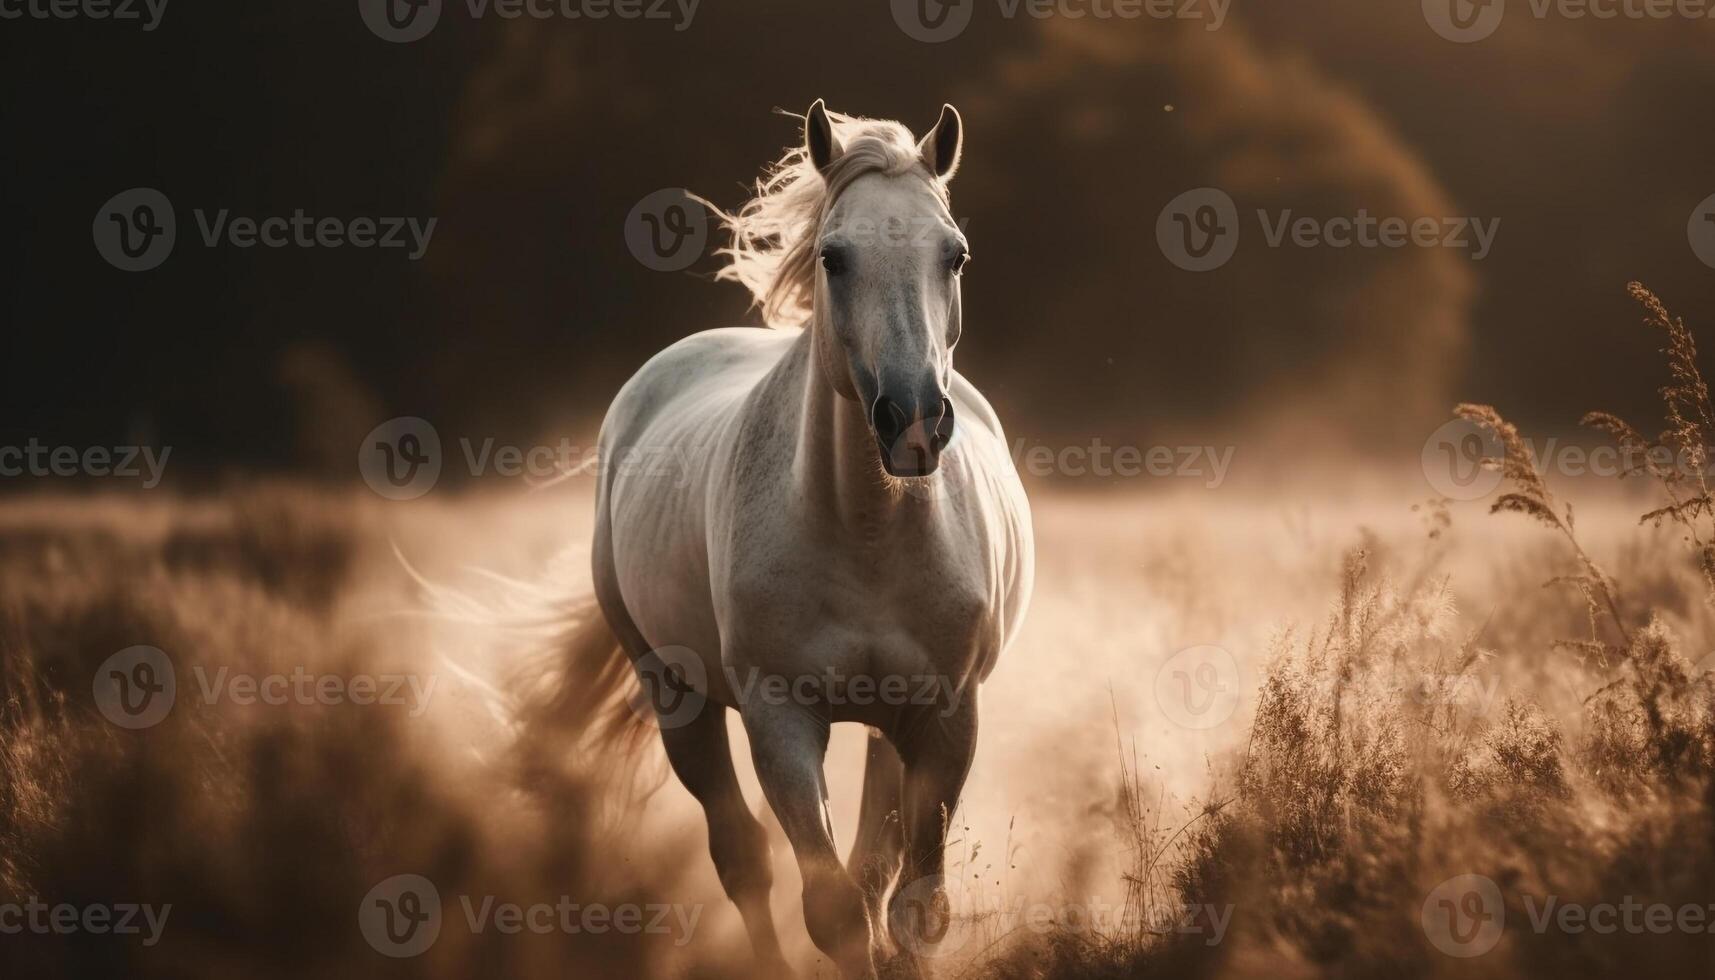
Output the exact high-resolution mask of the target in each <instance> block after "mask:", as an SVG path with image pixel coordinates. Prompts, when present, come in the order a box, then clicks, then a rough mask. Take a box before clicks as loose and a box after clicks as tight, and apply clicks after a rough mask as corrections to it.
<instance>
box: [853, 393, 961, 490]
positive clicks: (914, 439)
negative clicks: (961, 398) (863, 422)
mask: <svg viewBox="0 0 1715 980" xmlns="http://www.w3.org/2000/svg"><path fill="white" fill-rule="evenodd" d="M869 422H870V428H871V430H872V431H873V432H874V433H875V443H876V448H877V449H879V450H880V452H881V466H882V469H885V470H886V471H887V472H888V475H890V476H899V477H911V476H928V475H929V474H931V473H933V472H935V469H936V467H938V466H940V465H941V450H943V449H945V448H947V443H948V442H950V441H951V440H952V438H953V400H952V399H951V398H948V397H947V396H945V395H942V394H940V393H939V392H936V393H935V394H934V396H933V397H930V398H923V399H913V400H912V401H910V402H901V401H898V400H896V399H893V398H890V397H888V396H887V395H885V394H883V395H880V396H878V397H877V398H876V400H875V404H874V405H873V406H871V407H870V413H869Z"/></svg>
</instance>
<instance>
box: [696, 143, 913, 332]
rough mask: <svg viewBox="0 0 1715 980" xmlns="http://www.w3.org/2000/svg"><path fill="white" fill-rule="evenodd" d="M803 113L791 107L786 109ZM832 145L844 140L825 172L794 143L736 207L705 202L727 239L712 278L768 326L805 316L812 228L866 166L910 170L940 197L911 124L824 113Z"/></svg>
mask: <svg viewBox="0 0 1715 980" xmlns="http://www.w3.org/2000/svg"><path fill="white" fill-rule="evenodd" d="M785 115H791V116H793V117H794V118H798V119H802V118H803V117H802V116H798V115H796V114H794V113H785ZM828 119H829V121H830V122H831V123H832V124H833V130H834V138H835V140H836V144H835V145H837V146H841V147H843V150H842V151H841V152H839V153H838V155H837V156H836V157H835V159H834V161H833V163H832V164H830V165H829V166H828V170H827V173H825V174H821V173H817V172H816V167H815V165H814V164H812V163H811V162H810V154H809V151H808V150H807V149H806V148H805V147H804V146H803V145H802V144H800V145H798V146H796V147H794V148H792V149H790V150H788V151H786V153H785V155H783V156H782V157H781V158H780V159H779V160H777V161H775V163H774V164H772V165H771V166H770V167H769V168H768V170H767V171H766V173H765V174H764V175H763V177H762V178H761V179H759V180H758V181H757V182H756V189H755V195H754V196H753V197H752V198H751V199H750V200H749V201H747V202H745V204H744V206H743V207H741V208H739V209H738V211H737V212H736V213H730V214H729V213H728V212H726V211H724V210H722V209H721V208H719V207H717V206H715V205H713V204H710V203H709V202H708V201H706V200H705V201H703V203H704V204H705V205H707V206H708V207H709V209H710V210H712V211H713V212H714V213H715V215H716V216H717V217H718V218H719V219H720V221H721V223H722V224H723V225H725V226H726V229H727V232H728V233H729V234H730V235H731V236H732V242H731V244H730V245H727V246H726V247H725V248H721V249H718V250H716V254H717V255H720V256H722V257H723V258H724V259H725V262H726V264H725V265H723V266H722V267H721V269H720V271H718V272H716V273H715V278H716V279H718V280H726V281H731V282H736V283H738V284H740V285H742V286H743V287H744V288H745V289H747V290H749V291H750V295H751V305H752V306H754V307H756V308H759V309H761V310H762V316H763V319H764V320H766V321H767V322H768V324H769V325H770V326H783V325H788V324H797V323H802V322H804V321H805V320H807V319H809V316H810V305H811V299H812V297H813V296H814V283H815V271H816V230H817V229H818V228H820V227H821V226H822V222H823V221H825V220H826V219H827V216H828V209H829V208H831V207H832V206H833V203H834V201H835V200H837V199H838V198H839V196H840V194H841V193H842V192H843V191H844V190H845V189H846V188H847V187H848V186H850V185H851V182H852V181H854V180H856V179H858V178H859V177H862V176H863V175H864V174H868V173H876V172H880V173H885V174H889V175H898V174H905V173H909V172H911V171H913V170H915V171H917V172H918V173H920V174H922V175H923V179H924V180H926V181H928V182H929V184H930V185H931V186H932V187H933V188H934V189H935V192H936V193H937V194H938V195H940V197H941V199H942V200H943V201H945V200H946V198H947V190H946V185H945V184H944V183H943V182H942V181H940V180H937V179H936V178H935V177H934V175H933V174H931V173H930V172H929V168H928V167H927V166H926V165H925V164H924V162H923V158H922V155H921V154H920V153H919V151H918V147H917V143H916V141H915V140H914V139H913V138H912V136H911V131H910V130H908V129H906V128H905V127H904V126H902V125H900V124H899V123H896V122H892V121H890V120H885V119H864V118H862V117H859V116H848V115H844V114H842V113H837V112H829V113H828Z"/></svg>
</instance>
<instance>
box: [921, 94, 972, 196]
mask: <svg viewBox="0 0 1715 980" xmlns="http://www.w3.org/2000/svg"><path fill="white" fill-rule="evenodd" d="M964 144H965V123H964V120H962V119H960V118H959V110H957V109H955V108H953V107H952V106H951V105H944V106H942V107H941V118H939V119H937V120H935V128H934V130H933V131H931V132H930V133H929V135H928V136H925V137H923V142H921V143H918V144H917V152H918V153H919V154H921V155H922V157H923V165H924V166H925V167H928V168H929V172H930V173H932V174H934V175H935V176H936V177H938V178H940V179H941V180H951V179H952V178H953V171H955V170H957V169H959V154H960V152H961V151H962V150H963V149H964Z"/></svg>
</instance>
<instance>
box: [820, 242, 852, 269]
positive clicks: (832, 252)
mask: <svg viewBox="0 0 1715 980" xmlns="http://www.w3.org/2000/svg"><path fill="white" fill-rule="evenodd" d="M822 268H824V269H826V270H828V275H830V276H837V275H839V274H840V273H842V272H844V271H846V257H845V255H844V254H842V253H841V252H840V250H839V249H837V248H833V247H828V248H824V249H822Z"/></svg>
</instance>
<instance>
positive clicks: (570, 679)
mask: <svg viewBox="0 0 1715 980" xmlns="http://www.w3.org/2000/svg"><path fill="white" fill-rule="evenodd" d="M395 554H398V550H397V548H395ZM579 557H580V556H579V555H577V554H576V553H575V552H568V553H564V554H562V555H561V556H559V557H558V558H557V559H555V560H554V561H553V562H551V563H550V564H549V567H548V569H547V571H546V572H545V573H544V574H543V575H542V576H541V577H540V578H539V579H537V580H534V581H524V580H520V579H515V578H509V577H507V576H503V575H498V574H495V573H492V572H484V571H479V572H478V574H480V575H482V576H483V577H484V578H485V579H487V580H488V581H489V582H490V583H491V584H493V585H494V586H496V588H494V589H490V590H487V591H486V592H485V594H484V595H482V596H476V595H472V594H471V593H468V592H465V591H462V590H457V589H453V588H450V587H447V586H444V585H440V584H437V583H434V582H431V581H429V580H427V579H426V578H424V577H423V576H422V575H420V574H419V573H418V572H417V571H416V569H414V568H412V567H411V565H410V563H409V562H407V561H406V560H405V558H404V556H403V555H399V561H400V562H401V564H403V565H404V566H405V569H406V571H407V572H408V573H409V574H410V575H411V576H412V578H414V579H415V580H416V581H417V584H418V585H419V586H420V587H421V588H422V589H423V590H424V592H425V593H426V595H427V598H428V604H429V606H430V610H431V614H432V615H433V616H434V617H435V618H437V619H442V620H448V621H453V622H460V623H465V624H468V625H473V626H477V627H480V628H482V629H483V630H484V632H485V633H487V634H488V635H489V636H495V637H500V638H502V649H500V650H498V651H496V654H497V657H496V658H495V660H496V662H497V663H498V664H499V670H498V671H497V673H498V674H499V680H490V679H488V678H486V677H483V676H480V675H478V674H477V673H475V672H474V671H472V670H471V669H470V668H469V667H468V666H467V665H465V664H462V663H460V662H459V661H457V660H455V659H453V658H451V657H449V656H446V655H445V654H443V656H442V661H443V663H444V664H445V665H446V666H447V667H448V669H449V670H451V671H452V672H453V673H454V674H456V675H458V676H459V677H461V678H462V679H463V680H465V681H466V682H467V683H469V684H470V685H471V686H472V687H474V688H476V689H477V690H478V691H479V692H480V693H481V694H482V696H483V698H484V700H486V701H487V703H488V706H489V711H490V713H491V714H492V715H493V716H494V717H495V718H496V720H497V721H499V722H500V723H501V725H502V726H503V727H504V728H506V729H507V730H509V731H510V733H511V736H512V739H511V745H510V747H509V748H510V751H511V753H512V756H513V762H514V764H515V765H517V767H518V769H519V775H520V776H521V777H522V778H523V780H524V782H525V783H526V784H527V785H540V784H542V783H543V782H544V781H545V780H547V779H550V778H552V777H556V776H557V777H562V778H563V777H566V776H570V775H574V774H575V775H578V776H583V777H588V776H611V775H616V774H621V773H624V772H626V771H627V770H628V769H629V768H632V767H631V765H629V764H631V763H634V761H635V758H636V756H637V755H638V754H639V753H640V752H641V750H642V749H643V747H644V746H645V745H646V744H647V738H648V735H649V733H650V731H651V730H652V727H653V726H652V724H651V721H650V719H651V718H652V713H651V712H650V711H649V710H648V709H649V704H648V702H647V701H646V700H645V699H643V697H642V691H641V687H640V685H639V684H638V681H637V677H636V672H635V671H634V670H633V669H632V667H631V663H630V660H629V658H628V657H627V656H626V654H625V651H624V650H623V649H622V648H621V646H620V643H619V639H618V637H616V636H615V635H614V633H613V630H612V629H611V628H610V627H609V626H608V623H607V619H606V617H605V616H603V614H602V611H601V607H600V605H599V604H598V603H597V602H596V599H595V596H594V595H593V594H591V592H590V591H589V589H588V588H587V586H584V585H583V584H582V582H581V581H580V579H581V576H580V574H579V572H580V569H581V568H582V567H587V566H585V565H584V563H583V562H582V561H579V560H577V559H578V558H579Z"/></svg>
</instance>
